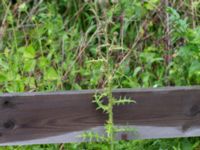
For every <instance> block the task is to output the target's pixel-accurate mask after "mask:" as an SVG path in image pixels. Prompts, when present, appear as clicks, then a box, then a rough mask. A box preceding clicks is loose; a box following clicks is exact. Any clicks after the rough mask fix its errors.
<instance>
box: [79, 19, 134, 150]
mask: <svg viewBox="0 0 200 150" xmlns="http://www.w3.org/2000/svg"><path fill="white" fill-rule="evenodd" d="M97 20H100V18H97ZM102 22H103V23H101V25H100V26H99V27H98V29H99V30H100V31H101V33H102V32H103V33H102V34H101V35H102V36H103V38H102V39H104V40H103V42H104V43H103V42H102V41H100V42H99V43H102V44H101V45H99V47H98V52H99V56H100V58H98V59H97V60H92V61H90V62H92V64H93V65H94V63H101V65H102V70H103V71H102V76H104V77H105V84H104V87H103V91H102V92H100V93H99V92H97V93H96V94H95V95H94V100H93V102H94V103H96V104H97V109H100V110H102V111H103V112H104V113H106V114H107V116H108V119H107V120H106V123H105V125H104V128H105V132H106V135H98V134H97V133H92V132H87V133H84V134H83V136H82V137H84V138H87V139H90V140H97V141H103V142H108V143H109V144H110V150H114V142H115V134H116V133H117V132H125V131H133V129H130V128H119V127H117V126H115V124H114V117H113V115H114V114H113V107H114V106H119V105H124V104H130V103H134V102H135V101H134V100H132V99H130V98H126V97H120V98H118V99H117V98H115V97H114V95H113V88H114V80H117V76H115V73H116V72H117V70H118V68H117V67H116V65H113V62H112V61H111V60H113V59H112V54H113V52H116V50H119V51H123V50H124V49H125V48H123V45H118V44H116V43H117V42H116V41H117V36H118V34H117V33H116V32H115V33H114V35H113V38H112V40H109V37H108V26H109V25H110V23H111V19H109V18H104V20H103V21H102ZM98 38H99V39H101V36H99V37H98ZM105 100H107V101H106V102H105Z"/></svg>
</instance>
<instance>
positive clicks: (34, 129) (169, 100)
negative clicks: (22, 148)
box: [0, 87, 200, 145]
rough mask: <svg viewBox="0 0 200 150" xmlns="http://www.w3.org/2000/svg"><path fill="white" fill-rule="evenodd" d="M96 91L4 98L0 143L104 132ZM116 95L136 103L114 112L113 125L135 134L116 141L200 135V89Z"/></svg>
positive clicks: (75, 139)
mask: <svg viewBox="0 0 200 150" xmlns="http://www.w3.org/2000/svg"><path fill="white" fill-rule="evenodd" d="M95 92H96V91H95V90H85V91H67V92H53V93H47V92H46V93H13V94H2V95H0V144H1V145H15V144H18V145H21V144H22V145H24V144H25V145H26V144H41V143H62V142H82V141H83V139H81V138H80V137H79V136H78V135H80V134H81V133H83V132H84V131H88V130H94V131H96V132H99V133H100V134H103V133H104V131H103V127H102V126H103V124H104V122H105V120H106V114H104V113H102V112H101V111H100V110H98V111H97V110H96V105H95V104H94V103H92V99H93V95H94V93H95ZM113 94H114V96H115V97H124V96H126V97H129V98H131V99H134V100H135V101H136V104H130V105H125V106H117V107H115V108H114V121H115V123H116V124H117V125H120V126H131V127H134V128H135V129H136V132H135V133H120V134H118V135H117V136H116V138H117V139H125V140H126V139H146V138H167V137H170V138H171V137H189V136H200V128H199V127H200V87H166V88H157V89H151V88H150V89H118V90H114V91H113Z"/></svg>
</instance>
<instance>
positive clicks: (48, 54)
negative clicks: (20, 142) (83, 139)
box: [0, 0, 200, 150]
mask: <svg viewBox="0 0 200 150" xmlns="http://www.w3.org/2000/svg"><path fill="white" fill-rule="evenodd" d="M10 2H11V1H8V0H0V22H2V24H0V92H4V93H6V92H24V91H27V92H35V91H62V90H80V89H96V88H104V87H105V85H106V82H107V79H106V76H105V70H104V67H103V63H102V62H103V61H101V59H102V58H103V57H105V56H106V52H107V49H106V47H107V46H108V44H110V45H113V47H112V48H111V52H110V58H109V61H108V62H109V66H110V67H111V70H112V69H113V70H115V73H114V74H113V85H114V88H135V87H163V86H168V85H171V86H180V85H188V86H190V85H199V84H200V25H199V20H200V17H199V12H200V3H199V2H198V1H195V0H190V1H189V0H183V1H172V0H169V2H170V3H171V7H167V6H164V5H163V4H162V2H161V1H160V0H149V1H141V0H120V1H118V2H112V3H111V2H109V3H108V2H106V1H103V2H102V3H100V1H96V2H94V1H92V0H88V1H87V2H86V0H85V1H84V0H59V1H56V0H55V1H47V0H44V1H41V3H39V2H36V1H35V2H36V3H35V2H34V1H33V0H30V2H28V1H27V2H23V1H20V0H18V1H16V3H10ZM13 2H14V1H13ZM191 3H192V4H191ZM105 25H107V30H106V31H105ZM168 30H170V33H166V31H168ZM94 62H95V63H94ZM198 146H199V138H181V139H162V140H141V141H130V142H122V141H121V142H118V143H117V146H116V147H117V148H118V149H122V150H123V149H130V150H132V149H133V150H134V149H138V150H140V149H141V150H142V149H147V150H154V149H155V150H157V149H159V150H166V149H169V150H170V149H172V150H179V149H180V150H182V149H188V150H189V149H198ZM108 147H109V146H108V144H106V143H104V144H103V143H83V144H65V149H69V150H73V149H105V150H106V149H108ZM1 148H2V149H20V150H21V149H31V150H32V149H48V150H49V149H59V148H60V145H34V146H17V147H1Z"/></svg>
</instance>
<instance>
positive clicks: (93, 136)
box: [80, 132, 106, 142]
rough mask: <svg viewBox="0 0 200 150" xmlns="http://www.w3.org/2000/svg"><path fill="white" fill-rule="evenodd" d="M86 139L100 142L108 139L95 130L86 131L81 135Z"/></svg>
mask: <svg viewBox="0 0 200 150" xmlns="http://www.w3.org/2000/svg"><path fill="white" fill-rule="evenodd" d="M80 137H81V138H83V139H84V140H89V142H92V141H98V142H103V141H106V137H104V136H101V135H99V134H98V133H95V132H85V133H83V134H82V135H81V136H80Z"/></svg>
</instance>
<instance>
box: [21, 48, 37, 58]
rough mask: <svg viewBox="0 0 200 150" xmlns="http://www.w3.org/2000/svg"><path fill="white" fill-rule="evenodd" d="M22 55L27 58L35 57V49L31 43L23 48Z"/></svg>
mask: <svg viewBox="0 0 200 150" xmlns="http://www.w3.org/2000/svg"><path fill="white" fill-rule="evenodd" d="M23 57H24V58H28V59H29V58H35V49H34V48H33V47H32V46H31V45H30V46H28V47H26V48H24V52H23Z"/></svg>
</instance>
